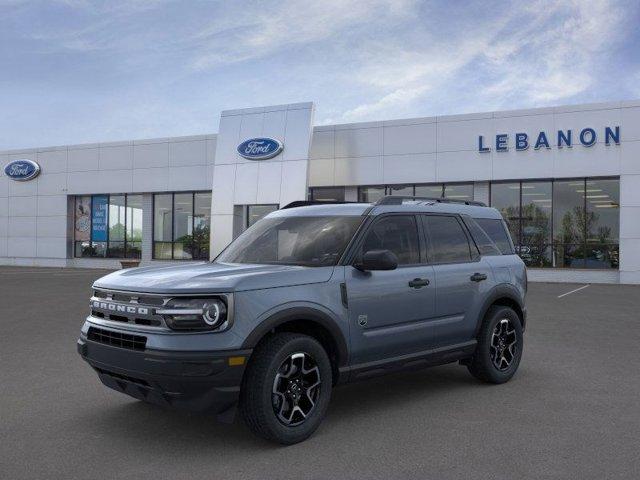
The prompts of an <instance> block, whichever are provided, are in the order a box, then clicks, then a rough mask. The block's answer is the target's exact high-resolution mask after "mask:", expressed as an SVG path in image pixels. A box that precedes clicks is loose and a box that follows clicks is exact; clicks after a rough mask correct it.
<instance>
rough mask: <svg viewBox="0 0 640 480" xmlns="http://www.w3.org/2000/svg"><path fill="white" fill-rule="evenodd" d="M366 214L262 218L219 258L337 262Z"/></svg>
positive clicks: (229, 260) (316, 264) (312, 263)
mask: <svg viewBox="0 0 640 480" xmlns="http://www.w3.org/2000/svg"><path fill="white" fill-rule="evenodd" d="M362 219H363V217H361V216H357V217H356V216H341V217H337V216H331V217H328V216H327V217H273V218H263V219H262V220H260V221H259V222H257V223H256V224H255V225H253V226H252V227H250V228H249V229H248V230H247V231H246V232H244V233H243V234H242V235H240V236H239V237H238V238H237V239H236V240H235V241H234V242H233V243H232V244H231V245H229V246H228V247H227V249H226V250H225V251H224V252H222V253H221V254H220V256H218V258H216V262H223V263H268V264H282V265H302V266H307V267H326V266H331V265H335V264H336V263H337V262H338V260H339V259H340V256H341V255H342V253H343V252H344V249H345V248H346V247H347V244H348V243H349V240H351V237H353V235H354V233H355V232H356V230H357V228H358V226H359V225H360V223H362Z"/></svg>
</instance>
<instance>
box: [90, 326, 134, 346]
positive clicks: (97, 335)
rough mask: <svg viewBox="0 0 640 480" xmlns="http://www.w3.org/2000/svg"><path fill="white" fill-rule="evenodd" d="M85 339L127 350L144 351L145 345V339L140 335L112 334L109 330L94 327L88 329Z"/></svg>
mask: <svg viewBox="0 0 640 480" xmlns="http://www.w3.org/2000/svg"><path fill="white" fill-rule="evenodd" d="M87 338H88V339H89V340H91V341H93V342H98V343H103V344H105V345H110V346H112V347H119V348H127V349H129V350H144V349H145V347H146V345H147V337H143V336H142V335H131V334H128V333H121V332H112V331H111V330H103V329H102V328H96V327H89V333H88V334H87Z"/></svg>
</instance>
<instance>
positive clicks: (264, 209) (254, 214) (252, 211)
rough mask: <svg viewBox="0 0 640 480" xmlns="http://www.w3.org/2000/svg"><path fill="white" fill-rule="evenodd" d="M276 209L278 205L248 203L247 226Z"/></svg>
mask: <svg viewBox="0 0 640 480" xmlns="http://www.w3.org/2000/svg"><path fill="white" fill-rule="evenodd" d="M276 210H278V205H247V228H249V227H250V226H251V225H253V224H254V223H256V222H257V221H258V220H260V219H262V218H264V217H266V216H267V215H269V214H270V213H271V212H275V211H276Z"/></svg>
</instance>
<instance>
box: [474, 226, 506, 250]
mask: <svg viewBox="0 0 640 480" xmlns="http://www.w3.org/2000/svg"><path fill="white" fill-rule="evenodd" d="M474 220H475V221H476V222H477V223H478V225H480V227H482V229H483V230H484V231H485V232H486V233H487V235H489V238H490V239H491V240H493V243H495V244H496V246H497V247H498V248H499V249H500V252H501V253H502V254H503V255H510V254H512V253H514V252H513V246H512V243H511V240H510V239H509V234H508V233H507V229H506V228H505V225H504V222H503V221H502V220H500V219H497V218H474Z"/></svg>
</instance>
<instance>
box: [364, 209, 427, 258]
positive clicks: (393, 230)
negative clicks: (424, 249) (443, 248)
mask: <svg viewBox="0 0 640 480" xmlns="http://www.w3.org/2000/svg"><path fill="white" fill-rule="evenodd" d="M369 250H389V251H391V252H393V253H395V254H396V256H397V257H398V265H411V264H416V263H420V243H419V241H418V227H417V224H416V220H415V217H414V216H413V215H391V216H388V217H383V218H381V219H379V220H377V221H376V222H375V223H374V224H373V226H372V227H371V229H370V230H369V231H368V232H367V234H366V237H365V239H364V243H363V244H362V252H361V253H362V254H364V253H365V252H368V251H369Z"/></svg>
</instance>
